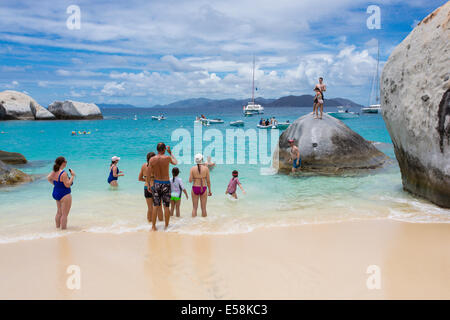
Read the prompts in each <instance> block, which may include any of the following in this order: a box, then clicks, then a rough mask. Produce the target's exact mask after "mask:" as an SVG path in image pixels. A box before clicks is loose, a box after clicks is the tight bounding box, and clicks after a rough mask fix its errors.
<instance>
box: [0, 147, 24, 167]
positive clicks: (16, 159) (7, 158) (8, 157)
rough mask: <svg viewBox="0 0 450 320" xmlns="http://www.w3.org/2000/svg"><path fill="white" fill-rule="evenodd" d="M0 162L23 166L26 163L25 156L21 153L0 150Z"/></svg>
mask: <svg viewBox="0 0 450 320" xmlns="http://www.w3.org/2000/svg"><path fill="white" fill-rule="evenodd" d="M0 161H3V162H4V163H8V164H25V163H27V162H28V161H27V159H26V158H25V156H24V155H23V154H21V153H18V152H8V151H2V150H0Z"/></svg>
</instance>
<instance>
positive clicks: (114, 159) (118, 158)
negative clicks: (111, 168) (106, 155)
mask: <svg viewBox="0 0 450 320" xmlns="http://www.w3.org/2000/svg"><path fill="white" fill-rule="evenodd" d="M117 160H120V157H118V156H114V157H112V158H111V161H112V162H116V161H117Z"/></svg>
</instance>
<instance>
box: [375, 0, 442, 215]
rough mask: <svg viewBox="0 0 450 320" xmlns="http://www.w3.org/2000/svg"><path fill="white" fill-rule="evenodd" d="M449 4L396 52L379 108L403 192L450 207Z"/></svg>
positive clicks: (387, 67)
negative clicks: (400, 175)
mask: <svg viewBox="0 0 450 320" xmlns="http://www.w3.org/2000/svg"><path fill="white" fill-rule="evenodd" d="M449 79H450V2H447V3H446V4H444V5H443V6H442V7H440V8H439V9H437V10H435V11H434V12H433V13H431V14H430V15H429V16H428V17H426V18H425V19H424V20H423V21H422V22H420V23H419V24H418V25H417V27H416V28H415V29H414V30H413V31H412V32H411V33H410V34H409V35H408V36H407V37H406V39H405V40H403V42H402V43H401V44H400V45H398V46H397V48H395V50H394V51H393V52H392V54H391V56H390V57H389V60H388V61H387V63H386V65H385V66H384V69H383V73H382V78H381V97H382V99H381V100H382V101H381V109H382V114H383V118H384V120H385V122H386V126H387V129H388V131H389V134H390V135H391V139H392V142H393V144H394V150H395V155H396V157H397V160H398V163H399V165H400V169H401V173H402V180H403V187H404V189H405V190H407V191H410V192H411V193H413V194H417V195H419V196H422V197H425V198H427V199H429V200H430V201H432V202H434V203H436V204H437V205H440V206H443V207H447V208H448V207H450V80H449Z"/></svg>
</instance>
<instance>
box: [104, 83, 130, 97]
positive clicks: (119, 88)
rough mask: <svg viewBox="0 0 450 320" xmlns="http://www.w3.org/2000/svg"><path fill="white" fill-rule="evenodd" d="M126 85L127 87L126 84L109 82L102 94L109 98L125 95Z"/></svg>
mask: <svg viewBox="0 0 450 320" xmlns="http://www.w3.org/2000/svg"><path fill="white" fill-rule="evenodd" d="M124 85H125V83H124V82H122V83H117V82H115V81H112V82H108V83H106V84H105V85H104V87H103V89H102V91H101V92H102V93H104V94H106V95H108V96H119V95H123V94H124V91H125V88H124Z"/></svg>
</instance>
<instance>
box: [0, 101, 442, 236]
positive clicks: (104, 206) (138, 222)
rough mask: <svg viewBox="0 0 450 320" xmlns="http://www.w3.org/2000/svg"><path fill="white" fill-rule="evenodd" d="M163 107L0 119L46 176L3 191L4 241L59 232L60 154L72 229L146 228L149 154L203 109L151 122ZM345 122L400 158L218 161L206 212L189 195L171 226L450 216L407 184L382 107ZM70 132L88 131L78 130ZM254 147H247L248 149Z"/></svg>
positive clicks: (284, 111)
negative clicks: (348, 164) (114, 175)
mask: <svg viewBox="0 0 450 320" xmlns="http://www.w3.org/2000/svg"><path fill="white" fill-rule="evenodd" d="M326 111H334V110H333V108H328V109H327V110H326ZM307 112H310V109H306V108H273V109H266V113H265V114H264V116H265V117H269V116H275V117H276V118H277V119H278V120H280V121H285V120H290V121H291V122H292V121H294V120H295V119H297V118H298V117H300V116H301V115H303V114H305V113H307ZM158 113H159V110H152V109H126V110H125V109H120V110H119V109H117V110H106V111H104V116H105V119H104V120H98V121H97V120H96V121H48V122H47V121H43V122H39V121H29V122H27V121H7V122H0V132H1V131H3V132H6V133H4V134H0V149H2V150H8V151H15V152H20V153H22V154H24V155H25V156H26V158H27V159H28V160H29V161H30V163H29V165H27V166H25V167H23V168H22V170H23V171H25V172H27V173H30V174H36V175H42V176H43V177H42V178H41V179H38V180H37V181H35V182H33V183H31V184H27V185H22V186H17V187H8V188H1V189H0V243H6V242H14V241H18V240H23V239H35V238H45V237H54V236H58V235H60V234H62V233H61V232H59V231H57V230H55V228H54V223H53V218H54V214H55V210H56V209H55V208H56V206H55V202H54V200H53V199H52V197H51V191H52V186H51V185H50V184H49V183H48V182H47V181H46V179H45V175H47V174H48V172H50V170H51V166H52V163H53V160H54V159H55V158H56V157H57V156H60V155H63V156H65V157H66V158H67V160H68V167H69V168H72V169H73V170H74V171H75V172H76V173H77V177H76V180H75V184H74V186H73V188H72V195H73V206H72V210H71V213H70V216H69V230H68V231H67V232H80V231H85V232H86V231H87V232H127V231H136V230H148V229H149V225H148V224H147V222H146V216H145V214H146V205H145V201H144V197H143V184H142V183H141V182H139V181H138V180H137V178H138V173H139V170H140V167H141V165H142V164H143V163H144V162H145V156H146V154H147V152H149V151H154V150H155V149H156V144H157V143H158V142H160V141H164V142H166V143H167V144H169V145H175V144H176V143H171V142H170V139H171V134H172V132H173V131H174V130H175V129H177V128H185V129H187V130H188V131H190V132H192V131H193V126H194V122H193V120H194V119H195V116H196V115H198V114H200V113H205V110H195V109H189V110H165V111H164V114H165V115H166V116H167V120H165V121H152V120H151V116H152V115H157V114H158ZM135 115H136V116H137V120H134V116H135ZM207 116H208V117H209V118H214V117H220V118H222V119H224V120H225V124H220V125H214V127H210V128H214V129H218V130H220V131H222V132H223V133H224V136H225V129H231V128H232V127H230V126H229V125H228V122H229V121H232V120H238V119H242V120H244V121H245V129H248V128H255V127H256V124H257V122H258V120H259V118H258V117H257V116H255V117H250V118H243V117H242V116H241V110H240V109H239V108H237V109H233V110H210V111H209V113H208V114H207ZM345 123H346V124H347V125H348V126H349V127H350V128H352V129H353V130H355V131H356V132H358V133H359V134H361V135H362V136H363V137H364V138H366V139H367V140H370V141H376V142H377V144H376V145H377V147H379V148H380V150H382V151H383V152H385V153H386V154H387V155H388V156H389V157H391V158H393V159H394V161H392V162H393V164H392V165H389V166H386V167H385V168H383V169H381V170H376V171H371V172H368V173H367V174H364V175H360V176H352V177H320V176H318V177H290V176H280V175H274V174H273V170H271V168H270V167H269V166H267V165H266V166H263V165H250V164H239V165H219V166H218V167H217V168H215V169H214V171H213V172H212V174H211V177H212V190H213V196H212V197H210V198H209V200H208V201H209V202H208V207H209V212H208V218H207V219H201V218H197V219H192V218H190V215H191V209H192V205H191V202H190V200H189V201H186V200H185V199H183V202H182V205H181V214H182V217H181V218H174V219H172V220H171V226H170V229H169V231H171V232H180V233H189V234H204V233H217V234H227V233H235V232H247V231H251V230H253V229H255V228H260V227H270V226H286V225H298V224H307V223H326V222H339V221H348V220H359V219H384V218H388V219H398V220H402V221H409V222H422V223H426V222H441V223H448V222H450V210H445V209H441V208H438V207H436V206H434V205H433V204H431V203H429V202H427V201H424V200H421V199H417V198H414V197H412V196H411V195H409V194H408V193H405V192H404V191H403V190H402V184H401V176H400V171H399V168H398V166H397V164H396V161H395V157H394V153H393V149H392V144H391V141H390V138H389V134H388V133H387V130H386V128H385V125H384V122H383V119H382V117H381V115H362V116H361V117H359V118H357V119H349V120H345ZM72 130H75V131H84V130H86V131H90V132H91V134H90V135H82V136H71V131H72ZM207 144H208V143H203V145H204V146H206V145H207ZM249 147H250V146H248V145H246V149H247V151H248V148H249ZM250 151H252V150H250ZM253 151H254V150H253ZM113 155H118V156H120V157H121V161H120V163H119V168H120V170H122V171H124V173H125V176H124V177H121V178H120V179H119V188H118V190H115V191H113V190H110V188H109V185H108V184H107V183H106V178H107V175H108V173H109V172H108V171H109V164H110V158H111V156H113ZM179 168H180V170H181V175H180V177H181V178H182V179H183V181H184V182H185V185H188V173H189V168H190V165H187V164H182V165H180V166H179ZM233 169H237V170H239V172H240V174H239V178H240V180H241V182H242V184H243V186H244V188H245V190H246V191H247V195H242V194H241V193H239V194H238V195H239V200H238V201H232V200H230V199H229V198H227V196H226V195H225V189H226V186H227V183H228V181H229V179H230V177H231V171H232V170H233ZM67 232H66V233H67Z"/></svg>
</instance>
